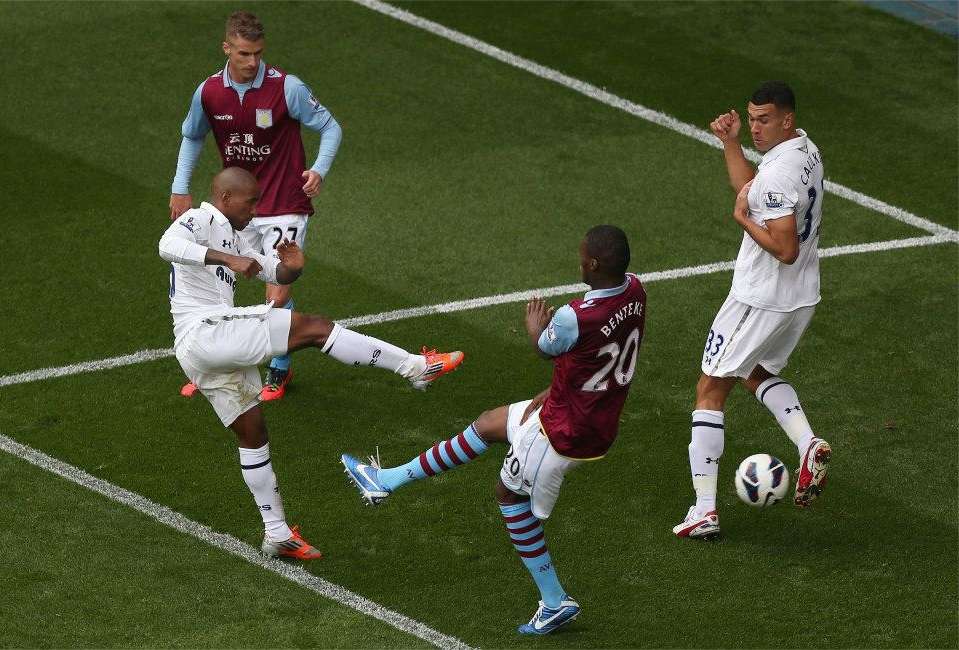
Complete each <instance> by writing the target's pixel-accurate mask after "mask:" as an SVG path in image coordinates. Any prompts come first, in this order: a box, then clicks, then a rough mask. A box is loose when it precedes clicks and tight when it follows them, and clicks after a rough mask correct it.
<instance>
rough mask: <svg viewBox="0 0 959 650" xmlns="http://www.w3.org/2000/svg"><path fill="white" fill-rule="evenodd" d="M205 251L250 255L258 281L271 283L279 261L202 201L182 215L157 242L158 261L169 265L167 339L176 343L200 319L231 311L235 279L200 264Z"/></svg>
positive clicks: (227, 271) (223, 269)
mask: <svg viewBox="0 0 959 650" xmlns="http://www.w3.org/2000/svg"><path fill="white" fill-rule="evenodd" d="M207 248H212V249H213V250H217V251H221V252H224V253H229V254H230V255H241V256H243V257H252V258H253V259H255V260H256V261H257V262H259V264H260V266H261V267H262V269H263V270H262V271H260V273H259V274H258V275H257V277H258V278H259V279H260V280H263V281H264V282H272V283H274V284H275V283H276V267H277V266H278V265H279V264H280V258H279V257H278V256H277V254H276V251H272V252H271V254H269V255H262V254H261V253H259V252H257V251H254V250H253V249H251V248H250V247H249V246H248V245H247V244H246V241H245V240H244V238H243V237H240V236H239V234H238V233H237V232H236V231H235V230H233V226H232V225H231V224H230V221H229V220H228V219H227V218H226V217H225V216H224V215H223V214H222V213H221V212H220V211H219V210H217V209H216V208H215V207H214V206H212V205H210V204H209V203H206V202H203V203H201V204H200V207H199V208H193V209H191V210H187V211H186V212H184V213H183V214H182V215H181V216H180V217H179V218H178V219H177V220H176V221H174V222H173V223H171V224H170V227H169V228H167V231H166V232H165V233H163V237H161V238H160V257H162V258H163V259H165V260H166V261H168V262H171V264H170V313H171V314H173V335H174V338H175V344H174V345H179V343H180V341H181V340H182V338H183V336H184V335H185V334H186V333H187V332H188V331H189V330H190V329H191V328H192V327H193V326H195V325H196V324H197V323H199V322H200V321H201V320H203V319H204V318H216V317H218V316H222V315H224V314H225V313H227V312H228V311H229V310H230V309H232V308H233V293H234V291H235V289H236V277H235V276H234V274H233V271H231V270H230V269H228V268H227V267H225V266H219V265H209V266H208V265H206V264H204V259H205V258H206V251H207Z"/></svg>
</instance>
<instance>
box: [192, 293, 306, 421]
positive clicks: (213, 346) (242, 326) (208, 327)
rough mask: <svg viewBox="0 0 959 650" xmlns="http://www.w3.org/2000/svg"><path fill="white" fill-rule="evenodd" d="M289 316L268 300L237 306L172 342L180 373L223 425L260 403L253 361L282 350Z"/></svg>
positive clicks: (257, 363) (284, 310)
mask: <svg viewBox="0 0 959 650" xmlns="http://www.w3.org/2000/svg"><path fill="white" fill-rule="evenodd" d="M292 316H293V312H291V311H290V310H289V309H274V308H273V305H272V304H268V305H255V306H252V307H237V308H234V309H231V310H230V311H229V312H227V313H226V314H223V315H222V316H216V317H211V318H207V319H204V320H202V321H200V323H198V324H197V325H196V327H194V328H193V329H192V330H190V332H189V333H187V335H186V337H185V338H184V340H183V342H182V343H181V344H180V345H179V346H177V349H176V358H177V360H178V361H179V362H180V366H181V367H182V368H183V372H185V373H186V376H187V377H188V378H189V379H190V381H192V382H193V383H194V384H196V386H197V388H199V389H200V392H201V393H203V395H204V396H205V397H206V398H207V399H208V400H210V404H212V405H213V410H214V411H216V414H217V415H218V416H219V417H220V420H221V421H222V422H223V426H227V427H228V426H230V424H232V423H233V421H234V420H236V419H237V418H238V417H240V416H241V415H243V414H244V413H246V412H247V411H249V410H250V409H251V408H253V407H254V406H256V405H257V404H258V403H259V402H260V391H261V390H262V389H263V384H262V382H261V381H260V372H259V370H257V365H259V364H261V363H263V362H265V361H267V360H269V359H272V358H273V357H275V356H279V355H283V354H286V352H287V346H288V345H289V339H290V321H291V320H292Z"/></svg>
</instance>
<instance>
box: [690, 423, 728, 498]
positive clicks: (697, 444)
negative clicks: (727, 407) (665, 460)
mask: <svg viewBox="0 0 959 650" xmlns="http://www.w3.org/2000/svg"><path fill="white" fill-rule="evenodd" d="M725 442H726V432H725V429H724V428H723V412H722V411H708V410H705V409H700V410H696V411H693V429H692V437H691V440H690V442H689V469H690V471H691V472H692V475H693V488H694V489H695V490H696V510H697V511H698V512H699V513H700V514H706V513H707V512H712V511H713V510H715V509H716V483H717V481H718V478H719V458H720V457H721V456H722V455H723V446H724V445H725Z"/></svg>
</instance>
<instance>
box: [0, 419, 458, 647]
mask: <svg viewBox="0 0 959 650" xmlns="http://www.w3.org/2000/svg"><path fill="white" fill-rule="evenodd" d="M0 450H3V451H6V452H7V453H9V454H11V455H13V456H16V457H17V458H20V459H22V460H25V461H26V462H28V463H30V464H32V465H35V466H36V467H39V468H40V469H42V470H46V471H48V472H50V473H52V474H56V475H57V476H60V477H61V478H65V479H66V480H68V481H71V482H73V483H76V484H77V485H79V486H81V487H84V488H86V489H88V490H90V491H91V492H96V493H97V494H100V495H102V496H105V497H106V498H108V499H110V500H111V501H116V502H117V503H121V504H123V505H125V506H129V507H130V508H133V509H134V510H136V511H138V512H140V513H142V514H145V515H147V516H148V517H150V518H152V519H155V520H156V521H158V522H160V523H161V524H163V525H165V526H169V527H170V528H173V529H174V530H176V531H178V532H180V533H183V534H185V535H189V536H191V537H195V538H196V539H198V540H200V541H201V542H205V543H206V544H209V545H210V546H214V547H216V548H218V549H221V550H224V551H226V552H227V553H231V554H233V555H235V556H237V557H239V558H241V559H243V560H246V561H247V562H249V563H250V564H253V565H256V566H258V567H260V568H261V569H265V570H267V571H272V572H273V573H276V574H278V575H280V576H282V577H283V578H286V579H287V580H289V581H290V582H294V583H296V584H298V585H299V586H301V587H304V588H306V589H309V590H310V591H312V592H314V593H315V594H318V595H320V596H323V597H324V598H328V599H330V600H333V601H336V602H338V603H340V604H342V605H345V606H347V607H349V608H351V609H354V610H356V611H358V612H360V613H362V614H365V615H367V616H370V617H372V618H375V619H377V620H380V621H383V622H384V623H386V624H387V625H390V626H392V627H394V628H396V629H397V630H399V631H401V632H405V633H407V634H410V635H412V636H415V637H417V638H419V639H422V640H424V641H426V642H427V643H431V644H433V645H434V646H436V647H437V648H444V649H449V650H471V646H468V645H466V644H465V643H463V642H462V641H460V640H459V639H457V638H454V637H451V636H447V635H446V634H443V633H441V632H437V631H436V630H434V629H433V628H431V627H429V626H427V625H424V624H423V623H420V622H419V621H416V620H413V619H412V618H410V617H408V616H404V615H403V614H400V613H399V612H395V611H393V610H391V609H388V608H386V607H383V606H382V605H379V604H377V603H375V602H373V601H372V600H369V599H367V598H363V597H362V596H360V595H358V594H355V593H353V592H352V591H350V590H349V589H346V588H345V587H341V586H339V585H337V584H334V583H332V582H329V581H327V580H324V579H323V578H319V577H317V576H315V575H313V574H312V573H310V572H308V571H306V570H305V569H304V568H303V567H302V566H299V565H296V564H288V563H286V562H281V561H280V560H276V559H273V558H269V557H266V556H265V555H263V554H262V553H261V552H260V551H259V550H258V549H255V548H253V547H252V546H250V545H249V544H247V543H246V542H242V541H240V540H239V539H237V538H236V537H233V536H232V535H228V534H226V533H218V532H216V531H214V530H213V529H212V528H210V527H209V526H206V525H204V524H201V523H199V522H196V521H193V520H192V519H188V518H187V517H185V516H183V515H181V514H180V513H178V512H176V511H174V510H170V509H169V508H167V507H166V506H163V505H160V504H159V503H155V502H153V501H151V500H150V499H147V498H146V497H144V496H141V495H139V494H137V493H136V492H131V491H130V490H127V489H125V488H122V487H119V486H117V485H114V484H112V483H110V482H109V481H105V480H103V479H100V478H97V477H95V476H93V475H91V474H88V473H87V472H85V471H83V470H82V469H80V468H78V467H74V466H73V465H70V464H68V463H64V462H63V461H61V460H57V459H56V458H53V457H52V456H48V455H47V454H45V453H43V452H42V451H38V450H37V449H34V448H33V447H29V446H27V445H24V444H21V443H19V442H17V441H15V440H13V439H12V438H9V437H7V436H5V435H3V434H2V433H0ZM320 561H321V562H322V560H320Z"/></svg>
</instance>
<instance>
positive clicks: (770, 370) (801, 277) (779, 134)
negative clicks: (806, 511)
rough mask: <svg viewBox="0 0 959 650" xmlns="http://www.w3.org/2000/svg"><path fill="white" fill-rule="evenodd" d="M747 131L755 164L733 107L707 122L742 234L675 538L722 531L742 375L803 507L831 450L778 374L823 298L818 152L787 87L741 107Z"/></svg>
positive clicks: (709, 341)
mask: <svg viewBox="0 0 959 650" xmlns="http://www.w3.org/2000/svg"><path fill="white" fill-rule="evenodd" d="M747 113H748V120H749V130H750V134H751V135H752V139H753V144H754V145H755V146H756V149H758V150H759V151H761V152H763V153H764V155H763V159H762V162H761V163H760V164H759V168H758V169H756V170H754V169H753V167H752V165H750V164H749V162H748V161H747V160H746V157H745V155H744V154H743V149H742V146H741V145H740V143H739V129H740V126H741V121H740V118H739V115H738V114H737V113H736V111H735V110H733V111H730V112H729V113H724V114H723V115H720V116H719V117H717V118H716V119H715V120H714V121H713V122H712V124H710V128H711V129H712V132H713V133H714V134H715V135H716V136H717V137H718V138H719V139H720V140H721V141H722V142H723V152H724V154H725V158H726V169H727V171H728V172H729V180H730V182H731V183H732V186H733V189H734V190H735V191H736V192H737V193H738V196H737V197H736V205H735V208H734V210H733V218H734V219H735V220H736V222H737V223H738V224H739V225H740V226H741V227H742V228H743V230H744V231H745V233H744V235H743V243H742V246H741V247H740V249H739V256H738V257H737V258H736V268H735V271H734V273H733V284H732V289H731V290H730V292H729V297H727V298H726V302H724V303H723V306H722V307H721V308H720V310H719V313H718V314H717V315H716V318H715V319H714V320H713V324H712V327H711V328H710V330H709V334H708V335H707V337H706V347H705V349H704V351H703V361H702V371H703V374H702V376H701V377H700V380H699V383H698V384H697V386H696V410H694V411H693V418H692V420H693V421H692V440H691V441H690V443H689V466H690V471H691V473H692V477H693V488H694V489H695V491H696V503H695V504H693V506H691V507H690V508H689V512H688V513H687V515H686V519H685V521H683V522H682V523H680V524H678V525H677V526H675V527H673V532H674V533H675V534H676V535H678V536H680V537H692V538H709V537H712V536H714V535H716V534H717V533H718V532H719V515H718V512H717V510H716V486H717V477H718V474H719V459H720V457H721V456H722V454H723V444H724V436H725V431H724V424H723V410H724V409H725V405H726V398H727V397H728V396H729V393H730V391H732V389H733V387H734V386H735V385H736V384H738V383H739V382H740V381H741V382H742V383H743V385H744V386H745V387H746V389H747V390H748V391H749V392H750V393H752V394H753V395H755V396H756V398H757V399H758V400H759V401H760V402H761V403H762V404H763V405H764V406H765V407H766V408H768V409H769V410H770V411H771V412H772V414H773V415H774V416H775V418H776V421H777V422H778V423H779V425H780V426H781V427H782V428H783V430H784V431H785V432H786V434H787V435H788V436H789V438H790V440H792V441H793V443H795V445H796V448H797V450H798V452H799V461H800V467H799V471H798V476H797V480H796V490H795V495H794V497H793V502H794V503H795V505H796V506H798V507H800V508H805V507H807V506H809V505H810V504H811V503H812V501H813V500H814V499H815V498H816V497H817V496H818V495H819V494H820V492H821V491H822V489H823V487H824V485H825V483H826V468H827V463H828V462H829V459H830V456H831V454H832V450H831V448H830V447H829V443H827V442H826V441H825V440H823V439H821V438H818V437H816V435H815V434H814V433H813V431H812V429H811V427H810V426H809V421H808V420H807V419H806V414H805V412H804V411H803V409H802V406H801V405H800V403H799V398H798V397H797V395H796V391H795V390H794V389H793V387H792V386H790V385H789V383H788V382H787V381H786V380H784V379H782V378H781V377H779V373H780V372H781V371H782V369H783V368H784V367H785V366H786V363H787V361H788V360H789V355H790V354H791V353H792V351H793V349H794V348H795V347H796V345H797V344H798V343H799V339H800V338H801V337H802V335H803V332H805V331H806V328H807V327H808V326H809V322H810V321H811V320H812V316H813V312H814V311H815V309H816V307H815V305H816V304H817V303H818V302H819V254H818V250H817V249H818V242H819V224H820V221H821V220H822V202H823V194H824V192H823V167H822V158H821V157H820V154H819V149H818V148H817V147H816V145H815V144H813V142H812V140H810V139H809V137H808V136H807V135H806V133H805V132H804V131H803V130H801V129H797V128H796V125H795V117H796V99H795V96H794V95H793V91H792V90H791V89H790V88H789V86H788V85H786V84H785V83H783V82H781V81H768V82H766V83H764V84H763V85H762V86H760V87H759V89H758V90H757V91H756V92H755V93H754V94H753V96H752V99H751V100H750V102H749V104H748V106H747Z"/></svg>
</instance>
